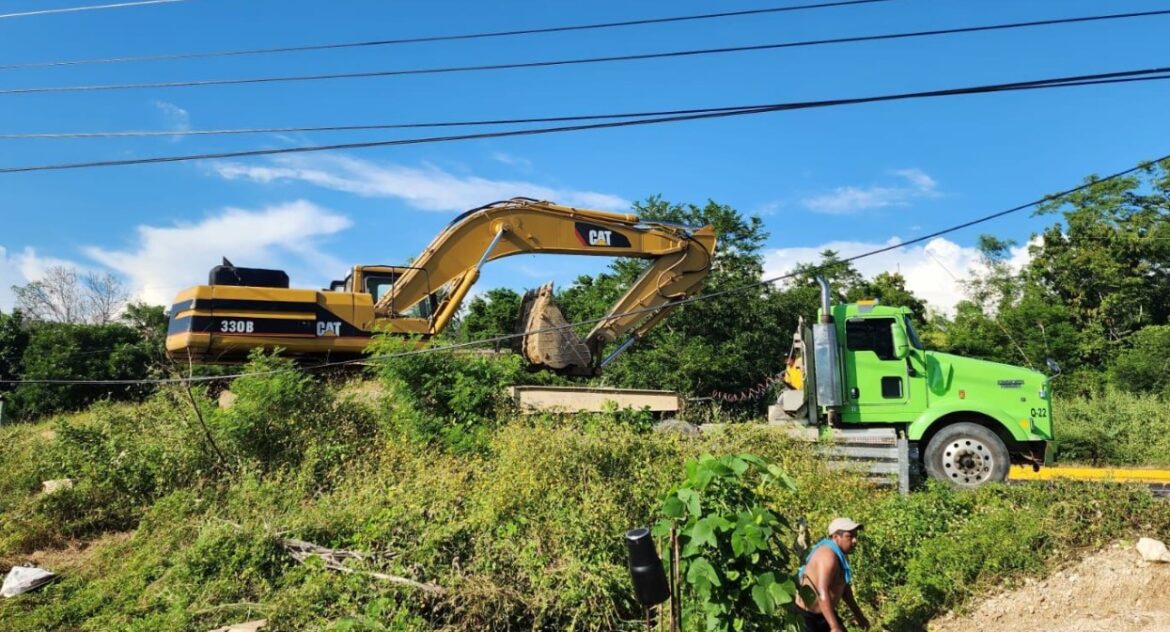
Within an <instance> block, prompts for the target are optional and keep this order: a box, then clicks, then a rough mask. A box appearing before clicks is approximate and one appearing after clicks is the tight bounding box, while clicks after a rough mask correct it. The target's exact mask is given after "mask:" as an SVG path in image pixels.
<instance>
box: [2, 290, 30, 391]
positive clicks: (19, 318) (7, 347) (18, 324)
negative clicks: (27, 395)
mask: <svg viewBox="0 0 1170 632" xmlns="http://www.w3.org/2000/svg"><path fill="white" fill-rule="evenodd" d="M27 346H28V326H27V323H26V322H25V320H24V315H23V314H21V312H20V310H17V311H15V312H13V313H11V314H4V313H3V312H0V380H12V379H17V378H18V377H19V376H20V374H21V372H22V369H23V364H22V359H23V356H24V350H25V347H27ZM10 388H11V387H10V386H9V385H7V384H0V395H2V394H3V393H4V391H6V390H10Z"/></svg>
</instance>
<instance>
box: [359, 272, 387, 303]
mask: <svg viewBox="0 0 1170 632" xmlns="http://www.w3.org/2000/svg"><path fill="white" fill-rule="evenodd" d="M364 281H365V285H366V291H367V292H369V293H370V294H371V295H372V296H373V297H374V302H375V303H377V302H378V301H380V300H382V297H383V296H385V295H386V293H387V292H389V291H390V290H392V289H394V277H392V276H388V275H376V274H371V275H368V276H366V277H365V279H364Z"/></svg>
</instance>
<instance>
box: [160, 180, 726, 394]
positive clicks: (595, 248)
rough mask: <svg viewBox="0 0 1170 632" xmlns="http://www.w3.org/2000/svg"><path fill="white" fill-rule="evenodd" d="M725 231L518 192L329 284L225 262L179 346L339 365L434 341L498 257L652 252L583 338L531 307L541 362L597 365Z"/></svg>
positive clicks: (587, 369) (559, 366) (175, 327)
mask: <svg viewBox="0 0 1170 632" xmlns="http://www.w3.org/2000/svg"><path fill="white" fill-rule="evenodd" d="M714 250H715V233H714V231H713V230H712V229H711V227H710V226H706V227H703V228H691V227H687V226H678V225H672V224H667V223H661V222H649V221H647V222H643V221H640V220H639V219H638V218H637V217H636V216H634V215H629V214H622V213H607V212H603V211H591V210H586V209H578V208H571V207H568V206H558V205H556V204H552V203H550V202H539V201H536V200H530V199H525V198H514V199H511V200H508V201H505V202H497V203H495V204H490V205H488V206H483V207H480V208H476V209H472V210H470V211H467V212H466V213H464V214H462V215H460V216H459V217H457V218H455V220H454V221H452V222H451V223H450V225H448V226H447V227H446V228H444V229H443V231H442V232H441V233H440V234H439V235H438V236H437V237H436V238H435V239H434V241H432V242H431V244H430V245H429V246H427V248H426V249H425V250H423V252H422V253H421V254H420V255H419V256H418V257H417V258H416V259H415V260H414V261H413V263H412V265H411V266H408V267H403V266H380V265H375V266H360V265H359V266H354V267H353V268H352V270H351V272H350V274H349V276H348V277H347V278H346V279H345V280H344V281H335V282H334V283H332V284H331V285H330V286H329V288H328V289H323V290H320V291H317V290H311V289H297V288H290V287H289V284H288V275H287V274H285V273H284V272H282V271H279V270H265V269H259V268H238V267H236V266H233V265H231V264H230V263H228V262H226V261H225V262H224V265H222V266H216V267H215V268H213V269H212V271H211V274H210V275H209V279H208V283H207V285H199V286H195V287H191V288H188V289H186V290H183V291H182V292H180V293H179V295H178V296H177V297H176V299H175V301H174V303H173V304H172V305H171V315H170V322H169V323H168V330H167V353H168V355H170V357H172V358H174V359H176V360H179V361H184V362H188V361H191V362H243V361H246V360H247V358H248V353H249V351H250V350H251V349H256V348H262V349H281V350H282V352H283V353H285V354H286V355H289V356H294V357H300V358H317V359H322V360H334V359H342V358H352V357H360V356H361V354H362V353H363V352H364V351H365V349H366V347H367V345H368V344H369V341H370V338H371V337H372V336H374V335H375V334H377V333H388V334H395V335H401V336H410V337H416V336H417V337H419V338H422V339H426V338H429V337H431V336H433V335H435V334H437V333H439V332H441V331H443V329H445V328H446V327H447V325H448V324H450V322H451V319H452V318H453V317H454V315H455V313H456V311H457V310H458V309H459V305H460V303H462V301H463V299H464V298H465V297H466V296H467V293H468V291H469V290H470V289H471V286H472V285H473V284H474V283H475V281H476V280H477V279H478V278H479V272H480V269H481V268H482V267H483V265H484V264H485V263H486V262H488V261H491V260H494V259H499V258H501V257H507V256H509V255H515V254H521V253H550V254H571V255H598V256H604V257H639V258H643V259H649V260H650V263H649V266H648V267H647V269H646V272H645V273H644V274H643V275H642V276H641V277H639V278H638V280H637V281H636V282H635V283H634V284H633V286H632V287H630V289H629V291H628V292H627V293H626V294H625V296H623V297H622V298H621V299H620V300H619V301H618V302H617V303H616V304H614V306H613V307H612V308H611V309H610V311H609V313H608V314H607V315H606V316H605V317H604V318H602V319H601V320H600V321H599V322H598V323H597V326H596V327H595V328H594V329H593V331H592V332H591V333H590V334H589V336H588V337H587V338H586V339H585V340H584V341H581V340H579V339H577V338H576V334H575V332H573V330H572V328H571V327H568V326H567V323H565V321H564V317H563V316H562V315H561V314H560V311H559V310H558V309H557V308H556V306H555V305H553V304H552V302H551V299H552V289H551V287H548V288H546V289H544V290H543V294H544V296H543V299H540V298H539V297H538V296H537V295H536V294H534V295H533V296H532V297H530V299H529V300H528V301H527V302H526V305H525V309H526V314H527V318H525V319H524V322H523V323H522V324H523V326H524V327H525V331H526V332H534V333H526V335H525V339H524V344H523V347H524V350H525V355H526V356H527V357H528V359H529V361H530V362H531V363H532V364H533V365H535V366H536V367H544V368H550V369H553V370H557V371H560V372H563V373H575V374H590V373H593V372H595V371H596V369H597V368H598V366H599V362H598V361H597V360H596V358H597V356H598V354H599V353H600V352H601V351H602V349H603V348H604V347H605V346H606V345H608V344H609V343H611V342H613V341H616V340H618V339H619V338H620V337H622V336H624V335H626V334H630V336H631V340H635V339H636V338H637V337H638V336H640V335H642V334H643V333H645V331H646V330H647V329H649V328H650V327H653V326H654V324H655V323H657V322H659V321H660V320H661V319H662V318H663V317H664V316H665V315H666V314H667V312H669V311H670V310H671V309H673V308H674V307H677V305H678V303H679V301H681V300H683V299H684V298H686V297H687V296H690V295H692V294H693V293H694V292H696V291H697V290H698V288H699V286H700V285H701V284H702V282H703V279H704V278H705V277H706V276H707V273H708V271H709V270H710V267H711V257H712V253H713V252H714Z"/></svg>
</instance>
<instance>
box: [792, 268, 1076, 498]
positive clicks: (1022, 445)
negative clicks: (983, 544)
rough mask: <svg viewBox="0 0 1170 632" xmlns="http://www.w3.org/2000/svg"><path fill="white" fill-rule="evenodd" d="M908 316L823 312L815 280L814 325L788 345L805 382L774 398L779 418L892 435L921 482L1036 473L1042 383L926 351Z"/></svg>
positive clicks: (844, 308)
mask: <svg viewBox="0 0 1170 632" xmlns="http://www.w3.org/2000/svg"><path fill="white" fill-rule="evenodd" d="M910 316H911V312H910V310H909V309H908V308H905V307H894V306H886V305H880V304H878V302H877V301H861V302H857V303H849V304H838V305H833V306H831V307H830V306H829V305H828V286H827V284H824V283H823V284H822V307H821V309H820V310H819V312H818V318H817V321H818V322H817V324H816V325H814V326H813V327H812V328H811V329H809V328H804V327H803V326H802V329H803V331H801V332H798V333H797V335H796V336H795V338H794V340H795V341H796V345H794V347H799V348H801V350H802V354H801V355H799V360H798V362H799V365H800V369H801V374H802V375H803V376H804V380H805V381H807V382H809V383H808V384H797V386H799V387H801V388H800V389H799V391H806V392H803V393H800V394H799V397H793V395H794V394H795V393H787V394H782V395H781V400H780V402H779V405H780V406H781V407H783V408H786V409H787V410H786V411H784V412H785V413H787V414H788V415H789V416H791V417H793V418H796V417H802V418H805V419H807V420H808V422H809V423H814V424H818V425H825V426H830V427H837V428H843V429H848V428H859V427H866V428H873V427H886V428H894V429H896V430H897V431H898V432H899V434H902V435H903V436H904V437H905V438H906V439H907V440H909V441H910V444H911V452H912V454H914V453H916V454H917V455H918V458H919V459H920V463H921V465H922V466H923V467H924V469H925V471H926V473H927V474H928V475H929V476H930V477H932V478H935V479H939V480H946V481H948V482H950V483H951V484H953V485H956V486H958V487H977V486H979V485H982V484H984V483H987V482H993V481H1002V480H1004V479H1005V478H1006V477H1007V473H1008V470H1009V468H1010V466H1011V464H1013V463H1015V464H1031V465H1034V466H1036V467H1039V466H1040V465H1041V464H1042V463H1043V462H1044V459H1045V455H1046V453H1047V452H1048V450H1047V447H1048V443H1049V442H1050V441H1052V440H1053V426H1052V414H1051V410H1052V408H1051V398H1050V391H1049V378H1048V377H1047V376H1046V375H1044V374H1043V373H1040V372H1038V371H1034V370H1032V369H1028V368H1024V367H1018V366H1011V365H1007V364H1000V363H997V362H989V361H986V360H977V359H974V358H965V357H962V356H957V355H953V354H948V353H942V352H938V351H931V350H929V349H927V348H926V346H925V345H924V344H923V343H922V340H921V339H920V338H919V336H918V335H917V333H916V332H915V330H914V324H913V322H912V319H911V317H910ZM809 342H811V345H808V343H809ZM808 347H811V349H812V352H811V353H808V352H804V351H803V350H804V349H806V348H808ZM789 382H790V383H791V381H789ZM799 391H798V392H799ZM786 395H787V397H786ZM800 413H803V415H802V414H800Z"/></svg>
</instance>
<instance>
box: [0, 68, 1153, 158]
mask: <svg viewBox="0 0 1170 632" xmlns="http://www.w3.org/2000/svg"><path fill="white" fill-rule="evenodd" d="M1163 79H1170V66H1166V67H1160V68H1149V69H1143V70H1128V71H1121V72H1110V73H1099V74H1091V75H1076V76H1072V77H1059V78H1052V79H1040V80H1032V81H1022V82H1014V83H1003V84H991V85H983V86H975V87H967V88H951V89H945V90H930V91H924V92H907V93H898V94H888V95H880V96H869V97H856V98H848V99H832V100H824V101H804V102H790V103H776V104H771V105H763V106H747V107H744V108H722V109H713V111H699V112H698V113H693V114H680V115H676V116H661V117H653V118H636V119H632V120H621V121H610V122H605V123H587V124H580V125H565V126H556V127H539V128H528V129H519V130H505V131H496V132H484V133H477V134H457V135H450V136H431V137H423V138H406V139H397V140H382V141H366V142H357V143H334V144H329V145H311V146H300V147H284V148H278V149H252V150H244V151H225V152H215V153H202V154H186V155H172V156H154V157H149V158H130V159H124V160H102V161H90V162H75V163H56V164H47V165H30V166H18V167H3V168H0V174H4V173H27V172H34V171H60V170H66V169H86V168H93V167H120V166H127V165H140V164H156V163H166V162H184V161H190V160H210V159H222V158H244V157H250V156H268V155H279V154H293V153H307V152H320V151H332V150H339V149H367V148H372V147H391V146H399V145H419V144H428V143H440V142H455V141H465V140H477V139H487V138H504V137H510V136H537V135H544V134H555V133H565V132H578V131H585V130H594V129H610V128H618V127H634V126H641V125H654V124H661V123H674V122H680V121H694V120H703V119H712V118H725V117H732V116H747V115H753V114H765V113H768V112H780V111H787V110H802V109H815V108H825V107H836V106H842V105H857V104H862V103H879V102H884V101H901V100H909V99H922V98H934V97H945V96H959V95H969V94H983V93H993V92H1012V91H1017V90H1039V89H1046V88H1064V87H1074V86H1089V85H1104V84H1114V83H1132V82H1142V81H1159V80H1163Z"/></svg>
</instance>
